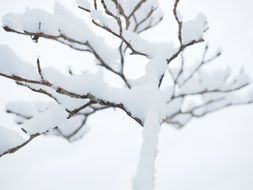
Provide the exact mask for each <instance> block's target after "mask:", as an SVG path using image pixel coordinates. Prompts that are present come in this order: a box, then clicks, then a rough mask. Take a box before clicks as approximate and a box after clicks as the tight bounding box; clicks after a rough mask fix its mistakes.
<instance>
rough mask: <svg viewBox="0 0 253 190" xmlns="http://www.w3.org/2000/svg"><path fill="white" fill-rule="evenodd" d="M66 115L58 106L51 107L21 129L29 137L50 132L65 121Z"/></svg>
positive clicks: (28, 121)
mask: <svg viewBox="0 0 253 190" xmlns="http://www.w3.org/2000/svg"><path fill="white" fill-rule="evenodd" d="M67 117H68V113H67V112H66V111H65V109H64V108H63V107H62V106H60V105H58V104H55V105H52V106H51V107H50V108H49V109H48V110H47V111H45V112H42V113H39V114H37V115H35V116H34V117H33V118H32V119H30V120H27V121H26V122H25V123H24V124H23V126H22V128H23V129H24V130H25V131H26V132H27V134H29V135H34V134H42V133H45V132H47V131H50V130H52V129H53V128H55V127H57V126H58V125H60V124H62V123H63V122H65V121H66V119H67Z"/></svg>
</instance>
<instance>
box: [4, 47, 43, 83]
mask: <svg viewBox="0 0 253 190" xmlns="http://www.w3.org/2000/svg"><path fill="white" fill-rule="evenodd" d="M0 72H1V73H3V74H6V75H10V76H12V75H16V76H20V77H24V78H26V79H31V80H39V79H40V76H39V74H38V73H37V70H36V68H35V67H34V66H32V65H31V64H28V63H26V62H23V61H22V60H21V59H20V58H19V57H18V56H17V55H16V54H15V53H14V52H13V50H11V49H10V48H9V47H8V46H6V45H1V44H0Z"/></svg>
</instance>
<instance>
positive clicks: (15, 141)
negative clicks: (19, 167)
mask: <svg viewBox="0 0 253 190" xmlns="http://www.w3.org/2000/svg"><path fill="white" fill-rule="evenodd" d="M25 141H26V140H25V139H24V138H23V137H22V136H21V135H20V134H18V132H16V131H13V130H11V129H7V128H4V127H0V156H1V155H2V154H3V153H4V152H6V151H8V150H10V149H12V148H13V147H16V146H19V145H21V144H22V143H24V142H25Z"/></svg>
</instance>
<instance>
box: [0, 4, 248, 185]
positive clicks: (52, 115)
mask: <svg viewBox="0 0 253 190" xmlns="http://www.w3.org/2000/svg"><path fill="white" fill-rule="evenodd" d="M178 4H179V0H175V2H174V7H173V15H174V18H175V21H176V23H177V25H178V33H177V35H178V36H177V38H178V44H177V45H173V44H172V43H162V44H161V43H160V44H158V43H151V42H149V41H148V40H146V39H143V38H142V37H141V34H142V33H143V32H145V31H146V30H149V29H151V28H153V27H155V26H156V25H157V24H159V23H160V22H161V21H162V18H163V16H162V14H161V10H160V9H159V6H158V3H157V2H156V1H155V0H141V1H135V0H132V1H126V2H125V1H117V0H106V1H103V0H101V1H96V0H94V1H87V0H78V1H77V5H78V7H79V8H80V9H81V10H83V11H84V12H85V13H86V14H87V15H90V16H91V17H90V18H91V23H92V25H94V26H95V27H98V28H99V29H102V30H104V31H106V32H107V33H109V34H111V35H112V36H113V37H114V38H115V40H116V41H117V42H118V46H117V47H110V45H109V44H107V43H106V42H105V41H104V39H103V38H102V37H101V36H99V35H98V34H97V33H96V31H94V30H92V29H91V27H88V26H87V24H86V23H85V22H83V21H82V20H81V19H80V18H76V17H75V16H74V15H73V14H72V13H71V12H69V11H68V10H67V9H66V8H65V7H63V6H62V5H61V4H59V3H57V4H56V5H55V14H51V13H47V12H46V11H43V10H40V9H31V10H27V11H26V12H25V13H23V14H13V13H9V14H7V15H5V16H4V18H3V24H4V26H3V27H4V29H5V30H6V31H7V32H14V33H18V34H22V35H27V36H30V37H31V38H32V40H33V41H34V42H38V41H39V39H40V38H46V39H50V40H55V41H58V42H60V43H62V44H64V45H67V46H69V47H70V48H72V49H74V50H77V51H84V52H87V53H90V54H92V55H93V56H94V57H95V59H96V63H97V66H98V67H101V71H100V72H97V73H88V72H85V73H81V74H76V73H73V71H72V70H71V69H70V70H69V74H68V75H65V74H63V73H61V72H59V71H57V70H56V69H54V68H45V67H41V63H40V60H39V59H37V62H36V66H34V65H33V64H30V63H27V62H24V61H22V60H21V59H20V58H19V57H17V56H16V55H15V54H14V53H13V52H12V50H10V49H9V48H8V47H7V46H5V45H1V46H0V75H1V76H3V77H6V78H9V79H12V80H14V81H15V82H16V83H17V84H18V85H21V86H24V87H27V88H29V89H30V90H32V91H34V92H37V93H41V94H45V95H47V96H48V97H50V98H51V99H52V100H53V101H52V102H49V103H48V104H44V103H41V102H31V103H28V102H22V101H19V102H12V103H9V104H8V105H7V108H6V111H7V112H8V113H12V114H14V115H16V118H17V119H16V122H17V123H18V124H20V125H21V129H22V131H23V133H24V134H26V135H27V139H25V138H23V137H21V136H20V135H19V134H18V133H17V132H15V131H12V130H9V129H6V128H0V144H1V146H0V156H3V155H5V154H8V153H13V152H15V151H17V150H19V149H20V148H22V147H23V146H25V145H26V144H28V143H29V142H30V141H31V140H33V139H34V138H36V137H37V136H40V135H43V134H51V135H52V134H53V135H57V136H61V137H63V138H65V139H67V140H69V141H74V140H77V139H80V138H81V137H82V136H83V135H84V134H85V133H86V131H87V128H86V126H85V124H86V122H87V119H88V118H89V116H90V115H93V114H95V113H96V112H98V111H100V110H104V109H109V108H117V109H121V110H123V111H124V112H125V113H126V114H127V115H128V116H129V117H130V118H132V119H133V120H135V121H136V122H137V123H139V125H140V126H143V127H144V129H143V144H142V149H141V153H140V155H141V156H140V162H139V164H138V168H137V172H136V175H135V177H134V180H133V189H136V190H140V189H145V190H149V189H150V190H151V189H154V173H155V167H154V162H155V158H156V154H157V144H158V134H159V131H160V128H161V125H162V124H164V123H167V124H172V125H174V126H176V127H178V128H181V127H183V126H185V125H186V124H187V123H188V122H189V121H190V120H191V119H192V118H195V117H196V118H198V117H202V116H204V115H206V114H208V113H211V112H214V111H216V110H219V109H222V108H225V107H227V106H231V105H238V104H248V103H251V102H252V100H253V98H252V95H251V92H250V91H248V89H247V88H246V87H248V86H249V85H250V79H249V77H248V76H247V75H246V74H245V73H244V72H243V70H242V71H241V72H240V73H239V75H238V76H236V77H233V76H232V75H231V74H230V72H229V70H227V69H225V70H215V71H212V72H211V70H210V68H209V66H208V65H209V63H211V62H212V61H213V60H215V59H216V58H217V57H219V56H220V54H221V53H220V52H219V51H218V52H217V53H214V55H212V56H209V55H208V50H209V46H208V45H205V47H204V52H203V55H202V58H201V60H200V61H199V62H198V63H197V64H195V65H194V66H191V67H189V66H188V65H186V63H185V60H184V51H186V50H187V49H189V48H190V47H191V46H193V45H195V44H199V43H202V42H204V39H203V36H204V33H205V32H206V30H207V29H208V27H207V21H206V18H205V16H204V15H203V14H198V15H197V16H196V18H195V19H193V20H190V21H183V20H182V18H181V16H180V13H179V12H178ZM133 55H136V56H140V57H144V58H145V59H146V72H145V74H144V75H143V76H140V78H138V79H130V78H129V77H128V76H126V74H125V70H124V68H125V66H126V64H128V61H127V59H126V58H127V56H133ZM176 59H180V63H175V64H178V67H177V68H174V64H173V61H175V62H176ZM209 70H210V71H209ZM208 71H209V72H208ZM101 72H110V73H113V74H114V75H116V76H117V77H118V78H120V79H121V80H122V84H123V85H122V87H121V88H115V87H112V86H110V84H108V83H106V82H105V81H104V80H103V77H102V75H101ZM214 76H215V77H214ZM244 93H246V95H245V94H244ZM243 95H244V96H243Z"/></svg>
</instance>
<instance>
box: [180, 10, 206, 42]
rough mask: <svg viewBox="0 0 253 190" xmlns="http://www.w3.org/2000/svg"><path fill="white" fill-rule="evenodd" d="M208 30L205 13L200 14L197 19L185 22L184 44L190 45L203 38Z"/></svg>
mask: <svg viewBox="0 0 253 190" xmlns="http://www.w3.org/2000/svg"><path fill="white" fill-rule="evenodd" d="M206 30H207V20H206V16H205V15H204V14H203V13H199V14H198V15H197V16H196V18H195V19H193V20H191V21H188V22H183V25H182V43H183V44H188V43H190V42H193V41H198V40H200V39H202V38H203V36H204V33H205V31H206Z"/></svg>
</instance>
